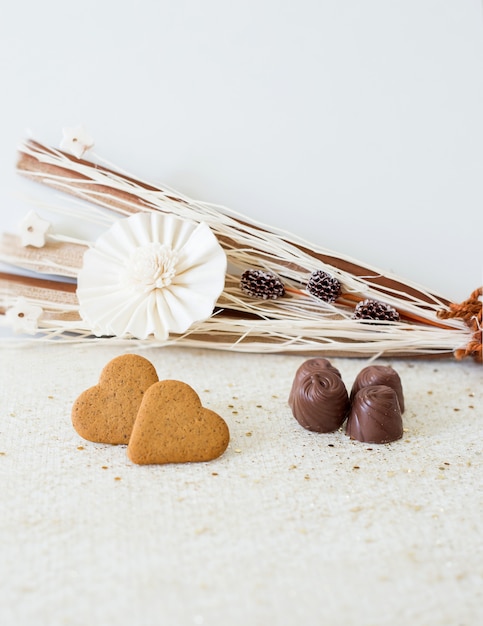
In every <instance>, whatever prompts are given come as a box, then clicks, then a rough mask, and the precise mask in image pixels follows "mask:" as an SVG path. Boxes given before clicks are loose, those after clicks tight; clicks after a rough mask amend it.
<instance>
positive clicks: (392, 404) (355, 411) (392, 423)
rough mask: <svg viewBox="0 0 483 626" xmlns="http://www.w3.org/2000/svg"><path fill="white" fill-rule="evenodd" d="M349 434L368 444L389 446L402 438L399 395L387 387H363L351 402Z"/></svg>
mask: <svg viewBox="0 0 483 626" xmlns="http://www.w3.org/2000/svg"><path fill="white" fill-rule="evenodd" d="M346 433H347V434H348V435H349V437H350V438H351V439H357V440H358V441H363V442H365V443H389V442H391V441H396V439H400V438H401V437H402V435H403V424H402V418H401V408H400V405H399V400H398V397H397V393H396V392H395V391H394V389H393V388H392V387H388V386H387V385H373V386H370V387H362V389H360V390H359V391H358V392H357V394H356V395H355V397H354V398H353V400H352V406H351V410H350V413H349V419H348V420H347V426H346Z"/></svg>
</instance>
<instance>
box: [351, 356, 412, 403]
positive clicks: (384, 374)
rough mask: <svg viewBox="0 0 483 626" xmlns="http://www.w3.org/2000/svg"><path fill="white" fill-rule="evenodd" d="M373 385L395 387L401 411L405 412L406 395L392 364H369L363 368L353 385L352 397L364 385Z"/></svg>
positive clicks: (352, 397)
mask: <svg viewBox="0 0 483 626" xmlns="http://www.w3.org/2000/svg"><path fill="white" fill-rule="evenodd" d="M373 385H387V386H388V387H391V388H392V389H394V391H395V392H396V394H397V399H398V401H399V407H400V409H401V413H404V395H403V390H402V383H401V379H400V378H399V374H398V373H397V372H396V370H395V369H393V368H392V367H391V366H390V365H369V366H368V367H365V368H364V369H363V370H361V371H360V372H359V374H358V376H357V378H356V379H355V381H354V384H353V385H352V389H351V394H350V399H351V402H352V401H353V399H354V398H355V396H356V394H357V392H358V391H359V389H362V387H372V386H373Z"/></svg>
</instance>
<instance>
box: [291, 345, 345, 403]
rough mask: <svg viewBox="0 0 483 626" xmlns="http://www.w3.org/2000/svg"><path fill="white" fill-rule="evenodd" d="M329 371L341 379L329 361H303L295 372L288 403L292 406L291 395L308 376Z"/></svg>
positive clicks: (321, 359)
mask: <svg viewBox="0 0 483 626" xmlns="http://www.w3.org/2000/svg"><path fill="white" fill-rule="evenodd" d="M326 369H329V370H331V371H332V372H335V373H336V374H337V376H338V377H339V378H342V376H341V375H340V372H339V370H338V369H337V368H336V367H334V366H333V365H332V363H331V362H330V361H329V359H323V358H322V357H315V358H313V359H308V360H307V361H304V362H303V363H302V365H301V366H300V367H299V368H298V370H297V371H296V372H295V378H294V381H293V384H292V389H291V390H290V395H289V398H288V403H289V405H290V406H292V395H293V393H294V391H295V389H297V388H298V387H299V385H300V382H301V381H302V380H303V379H304V378H305V377H306V376H307V375H308V376H310V375H311V374H317V373H318V372H324V370H326Z"/></svg>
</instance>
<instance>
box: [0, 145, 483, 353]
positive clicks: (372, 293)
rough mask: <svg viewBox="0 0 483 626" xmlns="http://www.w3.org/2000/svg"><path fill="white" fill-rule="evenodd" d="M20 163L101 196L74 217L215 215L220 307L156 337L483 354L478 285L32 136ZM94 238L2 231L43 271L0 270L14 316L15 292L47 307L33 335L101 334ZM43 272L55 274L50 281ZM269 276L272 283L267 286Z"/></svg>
mask: <svg viewBox="0 0 483 626" xmlns="http://www.w3.org/2000/svg"><path fill="white" fill-rule="evenodd" d="M18 171H19V172H20V173H21V174H23V175H25V176H28V177H30V178H32V179H34V180H36V181H38V182H40V183H43V184H45V185H49V186H51V187H54V188H56V189H58V190H60V191H63V192H66V193H68V194H70V195H73V196H77V197H79V198H81V199H82V200H85V201H88V202H89V203H90V204H91V205H97V206H92V213H89V212H88V213H87V214H86V213H85V212H76V213H75V218H73V219H75V220H77V222H78V223H79V224H80V223H81V221H82V220H89V219H97V218H98V217H99V215H100V214H99V208H97V207H101V208H102V211H103V212H104V214H105V215H107V216H108V217H107V218H106V219H107V220H112V218H113V216H114V217H116V218H120V217H123V216H124V217H126V216H129V215H132V214H134V213H138V212H151V211H157V212H161V213H167V214H173V215H175V216H178V217H181V218H184V219H188V220H192V221H195V222H205V223H207V224H208V226H209V227H210V228H211V230H212V232H213V233H214V234H215V235H216V237H217V239H218V241H219V243H220V244H221V246H222V247H223V249H224V251H225V253H226V256H227V259H228V271H227V274H226V281H225V287H224V290H223V293H222V294H221V296H220V297H219V299H218V302H217V305H216V308H215V310H214V311H213V314H212V315H211V317H209V318H208V319H206V320H204V321H202V322H199V323H196V324H194V325H193V326H192V327H190V328H189V330H188V331H187V332H186V333H184V334H182V335H170V337H169V338H168V340H167V341H163V342H160V341H156V340H154V338H153V339H152V340H149V341H151V343H152V342H156V344H157V345H166V344H174V343H175V344H180V345H185V346H202V347H208V348H216V349H223V350H235V351H240V352H243V351H245V352H298V353H318V354H323V355H326V356H329V355H332V356H334V355H337V356H360V357H363V356H365V357H368V356H431V355H433V356H448V355H455V356H456V357H457V358H462V357H464V356H473V357H474V358H475V359H476V360H478V361H481V357H482V352H481V288H480V289H479V290H476V291H475V292H474V293H473V294H472V295H471V297H470V298H469V299H468V301H466V302H464V303H462V304H461V305H455V304H454V303H451V302H450V301H449V300H448V299H446V298H444V297H442V296H440V295H437V294H435V293H432V292H430V291H428V290H426V289H424V288H422V287H420V286H418V285H416V284H414V283H412V282H409V281H404V280H402V279H401V278H398V277H396V276H393V275H391V274H388V273H385V272H383V271H381V270H379V269H376V268H373V267H369V266H367V265H364V264H361V263H359V262H357V261H355V260H354V259H352V258H351V257H349V256H346V255H342V254H336V253H334V252H332V251H329V250H326V249H324V248H321V247H319V246H316V245H313V244H310V243H307V242H305V241H303V240H301V239H298V238H297V237H294V236H292V235H290V234H289V233H286V232H284V231H281V230H278V229H276V228H272V227H270V226H267V225H264V224H261V223H258V222H256V221H254V220H252V219H250V218H248V217H246V216H243V215H241V214H238V213H236V212H234V211H231V210H229V209H227V208H224V207H220V206H217V205H213V204H209V203H205V202H198V201H194V200H192V199H190V198H188V197H186V196H184V195H182V194H180V193H178V192H177V191H174V190H172V189H170V188H168V187H165V186H162V187H158V186H154V185H152V184H150V183H147V182H144V181H142V180H139V179H137V178H135V177H133V176H131V175H127V174H125V173H123V172H121V171H118V170H116V168H114V167H112V166H110V165H104V164H103V163H100V162H96V163H94V162H90V161H87V160H83V159H78V158H76V157H73V156H70V155H69V154H67V153H65V152H62V151H59V150H56V149H53V148H50V147H47V146H44V145H42V144H41V143H38V142H36V141H27V142H26V143H25V144H24V145H22V147H21V148H20V156H19V161H18ZM64 210H65V211H66V213H68V212H69V209H67V208H65V209H64ZM89 245H91V242H89V241H85V242H82V241H80V240H79V241H78V240H75V239H71V238H68V237H67V238H66V237H64V238H63V237H61V236H58V237H55V235H53V236H52V237H50V240H49V241H48V242H47V243H46V244H45V246H43V247H41V248H33V247H32V246H25V245H22V242H21V241H20V238H19V237H18V236H15V235H4V236H3V240H2V241H1V242H0V260H2V261H4V262H7V263H10V264H11V265H14V266H15V267H17V268H24V269H27V270H29V271H30V272H36V273H39V276H33V277H32V276H31V277H28V278H26V277H22V278H19V277H18V276H17V275H16V274H13V273H9V274H5V273H4V274H0V313H2V314H3V316H4V317H5V316H8V312H9V311H12V309H14V308H15V306H16V303H17V300H18V298H19V297H20V298H23V299H24V300H23V301H25V302H28V303H30V304H32V305H35V306H39V307H41V309H42V314H41V315H40V316H39V317H38V320H37V327H36V331H37V333H36V338H37V339H38V338H51V337H55V338H60V339H63V340H66V341H76V340H82V341H85V340H86V339H87V338H90V339H92V340H99V339H98V338H96V337H94V336H93V334H92V332H91V330H90V329H89V328H88V327H87V325H86V324H85V322H84V321H83V320H82V318H81V316H80V315H79V310H78V303H77V301H76V294H75V279H76V276H77V273H78V272H79V269H80V268H81V267H82V257H83V253H84V251H85V250H86V249H87V248H88V247H89ZM247 272H248V273H247ZM40 274H42V275H44V274H49V279H48V280H47V279H45V278H44V277H43V276H41V275H40ZM55 277H61V278H67V279H71V280H73V282H72V283H66V282H59V281H57V280H55ZM274 285H276V286H277V287H276V289H277V292H276V293H275V292H273V293H272V292H271V291H270V290H271V289H272V288H273V289H274V287H273V286H274ZM280 285H282V286H283V287H282V288H280ZM11 317H12V314H11V313H10V318H11ZM102 340H106V341H107V340H109V341H113V340H116V338H105V339H102ZM123 341H132V339H124V340H123Z"/></svg>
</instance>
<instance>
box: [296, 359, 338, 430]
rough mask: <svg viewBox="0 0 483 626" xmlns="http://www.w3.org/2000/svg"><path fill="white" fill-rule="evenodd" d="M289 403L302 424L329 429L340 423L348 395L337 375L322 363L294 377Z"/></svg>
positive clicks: (313, 428) (314, 428)
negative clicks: (323, 366)
mask: <svg viewBox="0 0 483 626" xmlns="http://www.w3.org/2000/svg"><path fill="white" fill-rule="evenodd" d="M289 405H290V408H291V409H292V413H293V416H294V417H295V419H296V420H297V421H298V423H299V424H300V425H301V426H303V427H304V428H306V429H307V430H312V431H315V432H318V433H330V432H333V431H334V430H337V429H338V428H340V426H342V424H343V422H344V420H345V418H346V416H347V412H348V410H349V395H348V393H347V389H346V388H345V385H344V383H343V382H342V379H341V377H340V375H338V374H337V373H336V372H334V371H333V369H331V368H329V367H325V368H322V369H319V370H318V371H314V372H313V373H307V374H305V375H299V376H296V377H295V379H294V382H293V385H292V389H291V392H290V397H289Z"/></svg>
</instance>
